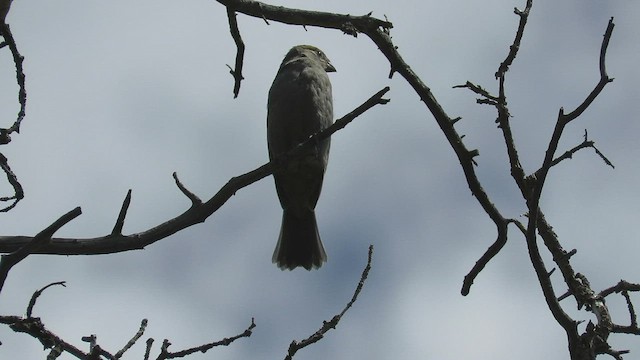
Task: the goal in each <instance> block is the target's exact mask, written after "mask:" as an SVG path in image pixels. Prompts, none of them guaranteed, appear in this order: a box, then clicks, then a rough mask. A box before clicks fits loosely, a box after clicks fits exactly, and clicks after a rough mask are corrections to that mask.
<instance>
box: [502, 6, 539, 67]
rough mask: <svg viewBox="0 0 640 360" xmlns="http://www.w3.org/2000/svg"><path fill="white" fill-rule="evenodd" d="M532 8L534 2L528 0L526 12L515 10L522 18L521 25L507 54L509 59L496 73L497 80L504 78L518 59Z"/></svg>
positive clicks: (505, 60)
mask: <svg viewBox="0 0 640 360" xmlns="http://www.w3.org/2000/svg"><path fill="white" fill-rule="evenodd" d="M532 6H533V0H527V5H526V6H525V8H524V10H518V8H514V9H513V12H514V13H515V14H516V15H518V16H519V17H520V23H519V24H518V31H516V38H515V39H513V44H512V45H511V47H509V54H507V58H506V59H504V61H503V62H502V63H501V64H500V67H499V68H498V71H497V72H496V79H498V78H501V77H504V75H505V74H506V72H507V71H508V70H509V66H511V64H512V63H513V61H514V60H515V59H516V55H517V54H518V50H519V49H520V43H521V42H522V36H523V35H524V28H525V26H526V25H527V19H528V18H529V12H530V11H531V7H532Z"/></svg>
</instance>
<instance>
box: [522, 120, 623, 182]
mask: <svg viewBox="0 0 640 360" xmlns="http://www.w3.org/2000/svg"><path fill="white" fill-rule="evenodd" d="M585 148H592V149H594V150H595V152H596V154H597V155H598V156H599V157H600V158H601V159H602V161H604V163H605V164H607V165H609V166H611V168H613V169H615V166H613V163H612V162H611V161H610V160H609V159H608V158H607V157H606V156H605V155H604V154H603V153H602V152H600V150H598V148H596V146H595V142H594V141H593V140H589V139H588V133H587V130H586V129H585V130H584V140H583V141H582V142H581V143H580V144H578V145H576V146H574V147H573V148H571V149H569V150H567V151H565V152H564V153H563V154H562V155H560V156H558V157H557V158H555V159H553V161H551V165H550V166H551V167H553V166H556V165H558V164H559V163H560V162H562V161H564V160H567V159H572V158H573V154H575V153H577V152H578V151H580V150H582V149H585ZM540 171H542V168H540V169H538V170H537V171H536V172H535V173H534V176H535V177H536V178H537V177H538V175H539V174H540Z"/></svg>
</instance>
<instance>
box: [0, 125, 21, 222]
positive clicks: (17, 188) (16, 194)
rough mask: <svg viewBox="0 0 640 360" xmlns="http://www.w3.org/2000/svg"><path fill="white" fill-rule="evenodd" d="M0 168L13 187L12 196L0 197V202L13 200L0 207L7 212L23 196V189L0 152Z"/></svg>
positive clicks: (0, 210) (1, 210) (0, 130)
mask: <svg viewBox="0 0 640 360" xmlns="http://www.w3.org/2000/svg"><path fill="white" fill-rule="evenodd" d="M2 131H4V129H0V133H1V132H2ZM0 168H2V171H4V173H5V175H7V181H8V182H9V184H11V186H12V187H13V195H12V196H7V197H0V201H2V202H5V201H12V200H13V202H12V203H11V204H9V205H7V206H6V207H4V208H2V209H0V212H7V211H9V210H11V209H13V208H14V207H15V206H16V205H18V202H19V201H20V200H22V199H23V198H24V190H23V189H22V185H21V184H20V182H19V181H18V177H17V176H16V174H14V173H13V171H11V168H10V167H9V160H8V159H7V158H6V157H5V156H4V155H3V154H2V153H0Z"/></svg>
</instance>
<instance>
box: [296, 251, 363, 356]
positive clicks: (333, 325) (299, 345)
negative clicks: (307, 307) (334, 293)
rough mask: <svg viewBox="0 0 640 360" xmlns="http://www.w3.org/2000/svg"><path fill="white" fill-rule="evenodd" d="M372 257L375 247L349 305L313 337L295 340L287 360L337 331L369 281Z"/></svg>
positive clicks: (323, 324) (323, 323)
mask: <svg viewBox="0 0 640 360" xmlns="http://www.w3.org/2000/svg"><path fill="white" fill-rule="evenodd" d="M372 257H373V245H369V254H368V256H367V265H366V266H365V268H364V270H363V271H362V275H361V276H360V281H359V282H358V286H356V290H355V291H354V293H353V296H352V297H351V300H350V301H349V302H348V303H347V305H346V306H345V307H344V309H342V311H341V312H340V313H339V314H337V315H335V316H334V317H333V318H332V319H331V320H329V321H323V322H322V327H320V329H318V331H316V332H315V333H314V334H313V335H311V336H309V337H308V338H306V339H304V340H302V341H295V340H294V341H292V342H291V344H290V345H289V350H288V351H287V356H285V360H291V359H292V358H293V356H294V355H295V354H296V352H298V350H300V349H302V348H305V347H307V346H309V345H311V344H313V343H316V342H318V341H320V340H321V339H322V338H323V337H324V334H326V333H327V332H328V331H329V330H331V329H335V328H336V326H338V323H339V322H340V319H342V317H343V316H344V314H345V313H346V312H347V310H349V309H350V308H351V306H353V304H354V303H355V302H356V300H357V299H358V295H359V294H360V292H361V291H362V287H363V286H364V282H365V281H366V280H367V277H368V276H369V271H370V270H371V259H372Z"/></svg>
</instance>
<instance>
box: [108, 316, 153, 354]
mask: <svg viewBox="0 0 640 360" xmlns="http://www.w3.org/2000/svg"><path fill="white" fill-rule="evenodd" d="M147 323H148V321H147V319H142V322H141V323H140V329H139V330H138V332H137V333H136V334H135V335H133V337H132V338H131V340H129V341H128V342H127V343H126V344H125V345H124V347H123V348H122V349H120V350H119V351H118V352H117V353H116V354H115V355H114V356H113V357H115V358H116V359H120V358H121V357H122V355H124V353H125V352H126V351H127V350H129V349H130V348H131V347H132V346H133V345H134V344H135V343H136V341H138V339H140V337H142V335H143V334H144V330H145V329H146V328H147Z"/></svg>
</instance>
